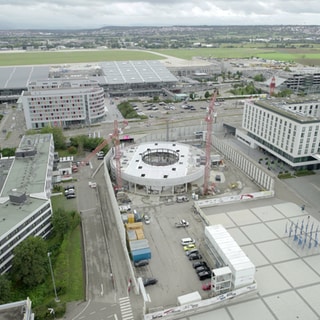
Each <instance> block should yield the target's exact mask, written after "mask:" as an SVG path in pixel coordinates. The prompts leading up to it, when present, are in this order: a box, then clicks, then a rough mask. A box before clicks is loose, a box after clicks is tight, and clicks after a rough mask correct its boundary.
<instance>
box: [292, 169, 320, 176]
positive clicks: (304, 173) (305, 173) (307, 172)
mask: <svg viewBox="0 0 320 320" xmlns="http://www.w3.org/2000/svg"><path fill="white" fill-rule="evenodd" d="M313 174H315V172H314V171H312V170H306V169H302V170H298V171H296V172H295V173H294V175H295V176H297V177H302V176H310V175H313Z"/></svg>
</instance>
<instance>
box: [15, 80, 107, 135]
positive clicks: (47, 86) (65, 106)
mask: <svg viewBox="0 0 320 320" xmlns="http://www.w3.org/2000/svg"><path fill="white" fill-rule="evenodd" d="M20 101H21V102H20V103H21V105H22V109H23V111H24V115H25V119H26V126H27V129H38V128H43V127H45V126H58V127H64V128H65V127H70V126H72V125H79V124H80V125H81V124H83V125H90V124H93V123H96V122H99V121H101V120H103V118H104V115H105V101H104V90H103V88H101V87H100V86H99V83H98V82H97V81H94V80H88V79H83V80H71V79H66V80H56V79H49V80H43V81H40V80H39V81H32V82H30V83H29V85H28V91H24V92H23V93H22V96H21V99H20Z"/></svg>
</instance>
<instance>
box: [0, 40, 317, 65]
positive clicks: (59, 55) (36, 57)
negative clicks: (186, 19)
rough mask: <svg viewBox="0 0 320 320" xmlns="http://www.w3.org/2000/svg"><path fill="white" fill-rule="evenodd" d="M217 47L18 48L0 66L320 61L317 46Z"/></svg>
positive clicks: (0, 56)
mask: <svg viewBox="0 0 320 320" xmlns="http://www.w3.org/2000/svg"><path fill="white" fill-rule="evenodd" d="M230 46H231V45H229V47H227V46H225V47H220V48H193V49H158V50H153V52H154V54H153V53H150V52H146V51H143V50H102V51H99V50H86V51H61V52H21V53H8V52H6V53H0V66H14V65H41V64H61V63H63V64H65V63H86V62H87V63H92V62H101V61H128V60H160V59H164V57H162V56H160V55H157V53H160V54H165V55H169V56H173V57H176V58H181V59H186V60H191V59H192V58H193V57H203V58H209V57H211V58H220V59H225V58H235V59H236V58H251V57H260V58H263V59H270V60H278V61H295V62H299V63H302V64H305V65H320V48H319V47H317V46H314V47H313V48H292V49H291V48H288V49H287V48H274V47H270V48H266V47H263V48H262V47H260V46H258V45H257V47H252V46H250V47H249V46H238V47H236V46H235V47H230Z"/></svg>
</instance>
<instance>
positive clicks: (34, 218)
mask: <svg viewBox="0 0 320 320" xmlns="http://www.w3.org/2000/svg"><path fill="white" fill-rule="evenodd" d="M53 158H54V144H53V137H52V135H51V134H38V135H31V136H24V137H23V138H22V140H21V143H20V145H19V148H18V149H17V150H16V155H15V157H13V158H10V159H1V160H0V162H1V167H2V168H3V171H2V172H1V177H0V221H1V224H0V274H3V273H5V272H7V271H8V270H9V269H10V268H11V265H12V259H13V251H14V248H15V247H16V246H17V245H19V244H20V243H21V242H22V241H23V240H25V239H26V238H27V237H29V236H39V237H43V238H46V237H47V235H48V234H49V233H50V231H51V229H52V227H51V216H52V207H51V201H50V196H51V185H52V171H53V170H52V169H53Z"/></svg>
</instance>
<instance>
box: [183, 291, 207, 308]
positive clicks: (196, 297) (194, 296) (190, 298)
mask: <svg viewBox="0 0 320 320" xmlns="http://www.w3.org/2000/svg"><path fill="white" fill-rule="evenodd" d="M199 301H201V295H200V293H199V292H198V291H195V292H191V293H188V294H185V295H183V296H179V297H178V298H177V303H178V306H183V305H186V304H190V303H195V302H199Z"/></svg>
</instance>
